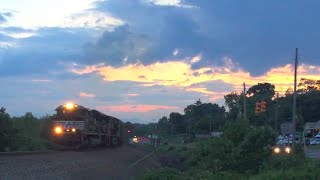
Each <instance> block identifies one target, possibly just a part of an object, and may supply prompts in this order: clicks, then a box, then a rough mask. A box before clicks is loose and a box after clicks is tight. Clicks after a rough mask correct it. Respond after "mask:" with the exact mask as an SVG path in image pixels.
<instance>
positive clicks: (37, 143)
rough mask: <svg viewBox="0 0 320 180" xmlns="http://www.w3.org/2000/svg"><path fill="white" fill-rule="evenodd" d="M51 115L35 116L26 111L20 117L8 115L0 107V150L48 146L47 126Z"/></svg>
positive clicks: (32, 148) (24, 149)
mask: <svg viewBox="0 0 320 180" xmlns="http://www.w3.org/2000/svg"><path fill="white" fill-rule="evenodd" d="M51 121H52V117H51V116H44V117H41V118H39V119H38V118H36V117H34V116H33V115H32V113H30V112H28V113H26V114H25V115H23V116H21V117H10V115H9V114H8V113H6V110H5V108H1V109H0V151H33V150H44V149H47V148H49V147H50V144H49V142H48V138H49V134H48V132H49V126H50V124H51Z"/></svg>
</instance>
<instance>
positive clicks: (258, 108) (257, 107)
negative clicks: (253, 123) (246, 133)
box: [256, 102, 261, 115]
mask: <svg viewBox="0 0 320 180" xmlns="http://www.w3.org/2000/svg"><path fill="white" fill-rule="evenodd" d="M260 112H261V103H259V102H257V103H256V115H258V114H259V113H260Z"/></svg>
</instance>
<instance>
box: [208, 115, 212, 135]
mask: <svg viewBox="0 0 320 180" xmlns="http://www.w3.org/2000/svg"><path fill="white" fill-rule="evenodd" d="M209 120H210V136H211V132H212V109H210V118H209Z"/></svg>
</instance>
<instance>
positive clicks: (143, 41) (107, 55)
mask: <svg viewBox="0 0 320 180" xmlns="http://www.w3.org/2000/svg"><path fill="white" fill-rule="evenodd" d="M149 43H150V42H149V40H148V37H146V36H144V35H140V34H137V33H132V32H131V31H130V29H129V26H128V25H124V26H120V27H118V28H116V29H115V30H114V31H111V32H109V31H106V32H104V33H103V35H102V37H101V38H100V39H99V40H98V41H97V42H96V43H87V44H86V45H85V46H84V48H83V49H84V53H85V54H84V58H83V60H85V62H86V64H94V63H97V62H101V61H103V62H105V63H108V64H111V65H122V64H123V63H125V62H127V63H132V62H136V60H137V59H139V58H140V57H143V56H144V54H145V53H146V52H145V51H146V50H147V49H148V47H149V46H150V45H149ZM124 59H127V60H126V61H124Z"/></svg>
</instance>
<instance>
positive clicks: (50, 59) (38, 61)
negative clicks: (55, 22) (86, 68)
mask: <svg viewBox="0 0 320 180" xmlns="http://www.w3.org/2000/svg"><path fill="white" fill-rule="evenodd" d="M6 31H7V32H9V31H10V32H17V33H18V32H25V31H28V30H25V29H21V28H10V29H9V28H7V29H6ZM90 38H91V36H90V35H89V33H88V32H86V31H82V30H73V29H61V28H44V29H41V30H39V31H38V32H37V34H36V35H35V36H32V37H29V38H25V39H22V40H19V41H16V40H14V39H13V38H10V37H8V36H4V35H2V37H1V35H0V40H1V39H3V40H7V41H9V42H10V41H14V42H16V47H12V48H8V49H6V50H5V52H4V53H2V55H1V56H0V63H1V66H0V76H2V77H3V76H21V75H27V74H30V75H35V74H45V75H47V74H49V72H55V71H62V70H64V71H65V65H66V64H68V63H71V62H75V61H77V60H78V59H80V58H81V48H82V44H83V43H84V42H87V41H88V40H90ZM63 76H67V77H68V75H66V74H63Z"/></svg>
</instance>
